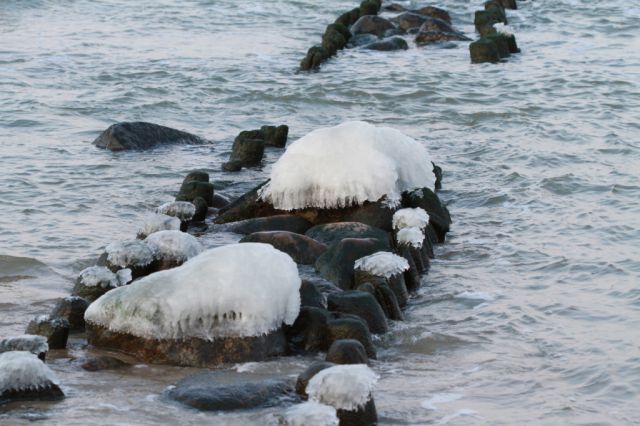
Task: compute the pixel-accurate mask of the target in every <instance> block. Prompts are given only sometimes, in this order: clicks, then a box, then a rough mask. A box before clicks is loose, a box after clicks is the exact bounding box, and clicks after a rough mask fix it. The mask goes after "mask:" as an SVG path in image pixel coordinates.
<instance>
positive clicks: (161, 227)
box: [138, 207, 195, 238]
mask: <svg viewBox="0 0 640 426" xmlns="http://www.w3.org/2000/svg"><path fill="white" fill-rule="evenodd" d="M194 211H195V207H194ZM192 216H193V215H192ZM176 230H180V219H179V218H177V217H173V216H169V215H166V214H160V213H152V214H149V215H147V216H146V217H145V218H144V224H143V225H142V228H140V229H139V230H138V235H139V236H140V237H141V238H146V237H148V236H149V235H151V234H153V233H154V232H158V231H176Z"/></svg>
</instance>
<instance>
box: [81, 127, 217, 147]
mask: <svg viewBox="0 0 640 426" xmlns="http://www.w3.org/2000/svg"><path fill="white" fill-rule="evenodd" d="M174 143H189V144H202V143H206V140H204V139H202V138H200V137H198V136H195V135H192V134H191V133H187V132H183V131H180V130H176V129H172V128H170V127H165V126H160V125H158V124H153V123H146V122H142V121H135V122H123V123H116V124H113V125H111V126H109V127H108V128H107V130H105V131H104V132H102V134H100V136H98V137H97V138H96V140H94V141H93V144H94V145H95V146H97V147H98V148H104V149H109V150H111V151H124V150H134V149H135V150H142V149H149V148H154V147H156V146H158V145H166V144H174Z"/></svg>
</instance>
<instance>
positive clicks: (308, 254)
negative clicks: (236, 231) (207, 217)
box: [240, 219, 327, 265]
mask: <svg viewBox="0 0 640 426" xmlns="http://www.w3.org/2000/svg"><path fill="white" fill-rule="evenodd" d="M303 220H304V219H303ZM240 242H241V243H245V242H249V243H265V244H271V245H272V246H273V247H275V248H277V249H278V250H280V251H283V252H285V253H287V254H288V255H289V256H291V258H292V259H293V260H294V262H296V263H298V264H302V265H312V264H313V263H314V262H315V261H316V260H317V259H318V257H319V256H320V255H322V254H323V253H324V252H325V251H327V246H326V245H325V244H322V243H319V242H318V241H316V240H314V239H313V238H309V237H307V236H305V235H300V234H296V233H294V232H289V231H266V232H254V233H253V234H250V235H247V236H246V237H244V238H243V239H241V240H240Z"/></svg>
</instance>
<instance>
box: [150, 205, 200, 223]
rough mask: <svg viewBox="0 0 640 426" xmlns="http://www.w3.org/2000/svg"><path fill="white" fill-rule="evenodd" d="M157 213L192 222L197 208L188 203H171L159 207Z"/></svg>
mask: <svg viewBox="0 0 640 426" xmlns="http://www.w3.org/2000/svg"><path fill="white" fill-rule="evenodd" d="M156 213H159V214H163V215H166V216H173V217H176V218H178V219H180V220H181V221H183V222H186V221H188V220H191V218H192V217H193V215H194V214H196V206H194V205H193V203H191V202H188V201H171V202H168V203H164V204H162V205H161V206H159V207H158V208H157V209H156Z"/></svg>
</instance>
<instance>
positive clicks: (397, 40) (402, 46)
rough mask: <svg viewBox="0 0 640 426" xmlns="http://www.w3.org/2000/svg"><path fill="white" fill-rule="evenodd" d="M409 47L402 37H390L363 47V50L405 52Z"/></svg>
mask: <svg viewBox="0 0 640 426" xmlns="http://www.w3.org/2000/svg"><path fill="white" fill-rule="evenodd" d="M408 48H409V45H408V44H407V42H406V41H405V40H404V39H403V38H402V37H391V38H387V39H384V40H380V41H376V42H373V43H370V44H367V45H366V46H364V49H368V50H379V51H384V52H391V51H394V50H407V49H408Z"/></svg>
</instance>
